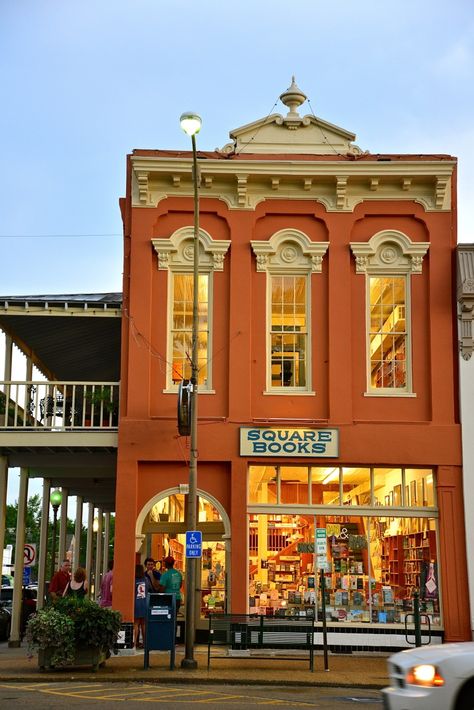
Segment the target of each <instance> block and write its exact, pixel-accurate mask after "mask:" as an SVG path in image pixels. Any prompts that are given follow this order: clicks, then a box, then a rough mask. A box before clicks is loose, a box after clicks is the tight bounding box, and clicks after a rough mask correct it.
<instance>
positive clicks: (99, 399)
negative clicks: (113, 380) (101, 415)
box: [86, 385, 116, 414]
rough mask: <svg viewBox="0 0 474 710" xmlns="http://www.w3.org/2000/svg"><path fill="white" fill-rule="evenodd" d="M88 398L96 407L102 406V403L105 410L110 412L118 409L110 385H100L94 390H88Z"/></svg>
mask: <svg viewBox="0 0 474 710" xmlns="http://www.w3.org/2000/svg"><path fill="white" fill-rule="evenodd" d="M86 399H87V400H88V401H89V402H90V403H91V404H92V405H94V408H100V406H101V405H102V406H103V408H104V411H105V412H108V413H109V414H110V413H114V412H115V411H116V406H115V402H114V401H113V396H112V388H111V387H110V386H109V385H100V387H96V388H95V389H94V390H93V391H90V392H86Z"/></svg>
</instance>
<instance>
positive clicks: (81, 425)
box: [0, 380, 120, 431]
mask: <svg viewBox="0 0 474 710" xmlns="http://www.w3.org/2000/svg"><path fill="white" fill-rule="evenodd" d="M119 394H120V383H119V382H48V381H36V382H33V381H13V380H10V381H3V382H1V381H0V431H2V430H5V429H8V430H18V429H28V430H35V429H49V430H54V431H57V430H68V431H70V430H71V429H99V428H104V427H106V428H109V429H116V428H117V426H118V405H119Z"/></svg>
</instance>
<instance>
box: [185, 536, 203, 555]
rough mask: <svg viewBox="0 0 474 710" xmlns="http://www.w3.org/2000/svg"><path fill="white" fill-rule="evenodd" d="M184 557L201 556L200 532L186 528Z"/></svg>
mask: <svg viewBox="0 0 474 710" xmlns="http://www.w3.org/2000/svg"><path fill="white" fill-rule="evenodd" d="M186 557H202V532H201V531H200V530H186Z"/></svg>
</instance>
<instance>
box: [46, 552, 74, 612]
mask: <svg viewBox="0 0 474 710" xmlns="http://www.w3.org/2000/svg"><path fill="white" fill-rule="evenodd" d="M70 580H71V563H70V562H69V560H68V559H64V560H63V561H62V564H61V568H60V569H59V570H58V571H57V572H56V573H55V574H54V575H53V579H52V580H51V582H50V583H49V589H48V592H49V596H50V597H51V600H52V601H53V602H55V601H57V600H58V599H60V598H61V597H62V596H63V594H64V590H65V589H66V587H67V585H68V584H69V582H70Z"/></svg>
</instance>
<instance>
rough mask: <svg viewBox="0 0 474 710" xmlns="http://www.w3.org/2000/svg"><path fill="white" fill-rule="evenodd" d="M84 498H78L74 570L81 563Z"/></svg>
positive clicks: (73, 559)
mask: <svg viewBox="0 0 474 710" xmlns="http://www.w3.org/2000/svg"><path fill="white" fill-rule="evenodd" d="M82 503H83V498H82V496H77V497H76V527H75V528H74V555H73V558H72V568H73V570H76V569H77V568H78V567H79V565H80V563H81V532H82Z"/></svg>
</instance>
